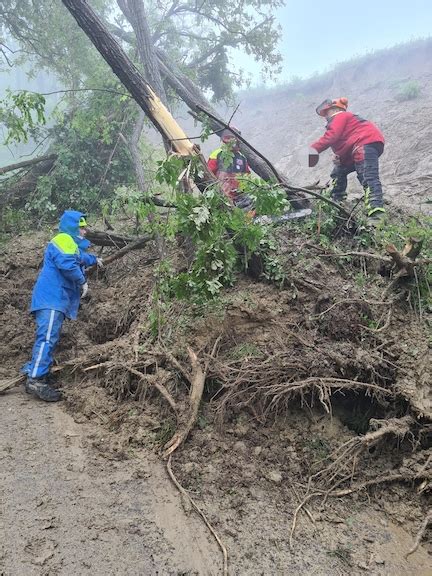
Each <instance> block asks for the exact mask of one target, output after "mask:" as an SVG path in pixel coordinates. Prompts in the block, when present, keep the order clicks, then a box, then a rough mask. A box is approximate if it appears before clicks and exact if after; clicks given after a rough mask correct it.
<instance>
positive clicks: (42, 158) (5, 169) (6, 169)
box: [0, 154, 57, 175]
mask: <svg viewBox="0 0 432 576" xmlns="http://www.w3.org/2000/svg"><path fill="white" fill-rule="evenodd" d="M49 160H57V154H47V155H46V156H38V157H37V158H32V159H31V160H23V161H22V162H17V163H16V164H9V165H8V166H3V168H0V175H1V174H6V172H12V170H19V169H20V168H27V166H33V165H34V164H39V162H46V161H49Z"/></svg>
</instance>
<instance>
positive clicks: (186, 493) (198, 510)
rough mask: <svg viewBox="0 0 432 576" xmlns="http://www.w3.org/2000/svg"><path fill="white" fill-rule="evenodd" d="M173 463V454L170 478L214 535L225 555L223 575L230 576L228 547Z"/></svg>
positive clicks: (168, 467)
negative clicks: (176, 471)
mask: <svg viewBox="0 0 432 576" xmlns="http://www.w3.org/2000/svg"><path fill="white" fill-rule="evenodd" d="M171 461H172V453H171V454H170V455H169V456H168V460H167V464H166V469H167V472H168V475H169V477H170V478H171V480H172V482H173V484H174V485H175V486H176V488H177V489H178V491H179V492H180V493H181V494H182V495H183V496H184V497H185V498H186V499H187V500H188V501H189V502H190V503H191V505H192V507H193V508H194V510H195V511H196V512H197V513H198V514H199V515H200V516H201V518H202V519H203V521H204V523H205V525H206V526H207V528H208V529H209V530H210V532H211V533H212V534H213V536H214V539H215V540H216V542H217V543H218V546H219V548H220V549H221V551H222V555H223V574H224V576H228V552H227V549H226V547H225V546H224V544H223V542H222V540H221V539H220V537H219V535H218V533H217V532H216V530H215V529H214V528H213V526H212V525H211V524H210V522H209V521H208V519H207V516H206V515H205V514H204V512H203V511H202V510H201V508H200V507H199V506H198V504H197V503H196V502H195V500H193V498H191V496H190V495H189V494H188V492H187V491H186V490H185V489H184V488H183V486H182V485H181V484H180V482H179V481H178V480H177V478H176V476H175V474H174V472H173V470H172V467H171Z"/></svg>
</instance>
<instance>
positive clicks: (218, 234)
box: [156, 156, 287, 302]
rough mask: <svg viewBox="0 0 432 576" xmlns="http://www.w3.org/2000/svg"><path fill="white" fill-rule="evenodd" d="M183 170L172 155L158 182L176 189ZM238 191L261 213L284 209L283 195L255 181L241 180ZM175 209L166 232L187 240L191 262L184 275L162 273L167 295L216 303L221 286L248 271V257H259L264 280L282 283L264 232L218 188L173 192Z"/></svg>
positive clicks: (182, 164) (268, 240)
mask: <svg viewBox="0 0 432 576" xmlns="http://www.w3.org/2000/svg"><path fill="white" fill-rule="evenodd" d="M184 170H185V166H184V162H183V161H182V160H181V159H180V158H178V157H177V156H172V157H170V158H168V159H167V160H165V161H164V162H161V163H160V164H159V169H158V173H157V176H156V178H157V180H158V181H159V182H162V181H165V182H167V183H169V184H170V185H173V184H175V185H176V184H177V183H178V180H179V175H180V174H181V173H183V172H184ZM242 192H244V193H247V194H250V195H251V196H253V198H254V200H255V201H256V203H257V205H259V207H260V209H261V210H268V209H271V210H272V211H273V213H280V212H282V211H283V210H284V209H285V208H286V205H287V203H286V200H285V195H282V194H280V192H278V191H276V190H275V188H274V187H273V186H269V185H266V184H265V183H262V182H261V181H259V180H258V179H250V180H248V179H245V180H244V181H243V182H242ZM176 205H177V209H176V213H175V215H173V216H172V217H171V219H170V222H169V225H168V227H167V233H168V234H169V235H170V236H171V237H173V236H175V235H177V234H180V235H181V236H183V237H186V238H188V239H190V240H191V242H192V243H193V245H194V248H195V259H194V262H193V264H192V266H191V268H190V269H189V270H188V271H187V272H180V273H179V274H174V273H173V271H172V270H171V269H169V270H167V271H166V274H165V275H164V280H163V281H164V284H165V288H164V290H165V294H167V293H168V294H169V295H170V297H176V298H189V299H191V300H193V301H195V302H205V301H206V300H209V299H212V298H215V297H216V296H218V295H219V294H220V292H221V290H222V288H223V287H225V286H230V285H232V284H233V282H234V280H235V275H236V272H237V271H239V270H241V269H242V268H243V269H244V268H247V266H248V263H249V260H250V258H251V256H252V254H259V255H261V256H262V258H263V261H264V276H265V277H266V278H268V279H269V280H272V281H276V282H278V283H282V282H283V273H282V270H281V266H280V264H279V262H278V260H277V258H276V255H275V247H274V245H272V243H271V240H270V238H269V234H268V231H267V229H266V228H265V227H264V226H262V225H260V224H255V223H254V222H253V221H252V219H251V217H250V215H249V214H247V213H245V212H244V211H243V210H241V209H239V208H232V207H231V206H230V204H229V202H228V200H227V199H226V198H225V196H224V195H223V194H222V193H221V192H220V190H219V189H218V187H210V188H208V189H207V190H206V192H205V193H204V194H202V195H199V196H194V195H192V194H185V193H181V192H177V195H176ZM267 213H269V212H267ZM270 213H271V212H270Z"/></svg>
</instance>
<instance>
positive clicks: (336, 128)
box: [311, 112, 384, 163]
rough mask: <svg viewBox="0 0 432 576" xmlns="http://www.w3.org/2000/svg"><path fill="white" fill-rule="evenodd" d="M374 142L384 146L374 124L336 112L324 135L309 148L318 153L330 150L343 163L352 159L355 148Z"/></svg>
mask: <svg viewBox="0 0 432 576" xmlns="http://www.w3.org/2000/svg"><path fill="white" fill-rule="evenodd" d="M374 142H381V143H382V144H384V136H383V135H382V133H381V131H380V130H379V129H378V128H377V127H376V126H375V124H373V123H372V122H369V121H368V120H364V119H363V118H361V117H360V116H357V115H356V114H352V112H338V113H337V114H335V115H334V116H332V117H331V118H330V119H329V121H328V122H327V126H326V131H325V134H324V135H323V136H322V137H321V138H320V139H319V140H317V141H316V142H314V143H313V144H311V147H312V148H314V149H315V150H316V151H317V152H318V153H321V152H324V150H327V148H331V149H332V150H333V152H334V153H335V154H336V155H337V156H339V158H340V160H341V162H342V163H344V161H345V162H347V161H348V162H349V161H350V160H351V159H352V156H353V153H354V152H355V150H356V148H358V147H359V146H363V145H364V144H372V143H374Z"/></svg>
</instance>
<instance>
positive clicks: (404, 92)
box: [395, 80, 421, 102]
mask: <svg viewBox="0 0 432 576" xmlns="http://www.w3.org/2000/svg"><path fill="white" fill-rule="evenodd" d="M420 92H421V89H420V85H419V83H418V82H417V80H410V81H409V82H404V83H403V84H400V85H399V89H398V92H397V93H396V96H395V98H396V100H397V101H398V102H406V101H407V100H415V99H416V98H418V97H419V96H420Z"/></svg>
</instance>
